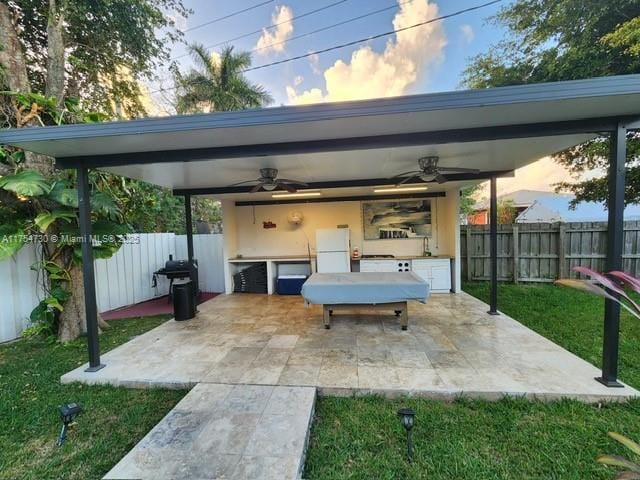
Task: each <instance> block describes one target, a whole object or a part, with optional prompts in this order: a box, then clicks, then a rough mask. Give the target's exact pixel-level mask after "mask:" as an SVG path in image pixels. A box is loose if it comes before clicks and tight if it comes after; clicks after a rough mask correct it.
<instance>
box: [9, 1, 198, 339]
mask: <svg viewBox="0 0 640 480" xmlns="http://www.w3.org/2000/svg"><path fill="white" fill-rule="evenodd" d="M176 11H177V12H178V13H186V10H185V9H184V7H183V6H182V4H181V2H180V0H94V1H71V0H12V1H6V0H0V72H1V76H0V82H1V83H2V85H0V87H1V89H0V90H1V91H2V93H1V94H0V124H1V127H2V128H37V127H40V126H47V125H60V124H66V123H84V122H93V121H101V120H103V119H105V118H116V117H120V118H122V117H124V118H127V117H130V116H133V115H139V114H141V113H143V111H142V106H141V102H140V90H139V88H138V80H139V79H141V78H143V77H147V78H149V77H151V76H152V70H153V68H154V67H155V66H156V65H158V64H159V63H160V62H163V61H166V59H167V58H168V55H169V42H170V41H172V40H175V39H177V38H179V36H180V32H178V31H177V30H175V28H173V21H172V20H171V19H170V17H169V13H170V12H176ZM93 112H102V113H93ZM0 175H2V177H1V181H0V214H1V217H0V234H1V235H0V258H4V257H7V256H10V255H12V254H14V253H15V252H16V251H17V250H19V249H20V248H21V247H22V246H23V244H24V243H25V242H26V241H34V243H36V244H37V245H38V252H39V253H40V256H41V260H40V261H39V262H38V263H37V264H36V265H34V268H35V269H37V270H39V271H41V272H46V273H47V276H46V277H45V276H44V275H42V276H41V277H40V278H43V279H45V280H44V284H43V286H44V288H45V291H46V292H47V295H46V297H45V298H44V299H43V300H42V302H41V303H40V305H38V307H37V308H36V309H35V310H34V311H33V314H32V319H33V320H36V321H40V322H44V323H45V324H46V325H47V326H48V327H49V328H52V329H57V333H58V337H59V338H60V339H61V340H70V339H73V338H75V337H77V336H78V335H80V334H82V333H83V332H84V331H85V330H86V319H85V313H84V289H83V282H82V271H81V268H80V265H79V244H78V242H77V237H78V222H77V191H76V189H75V183H76V182H75V177H74V172H69V171H59V170H56V169H55V168H54V165H53V161H52V159H51V158H49V157H46V156H43V155H39V154H35V153H33V152H25V151H22V150H20V149H14V148H11V147H7V146H0ZM90 181H91V183H92V186H93V189H92V195H91V207H92V214H93V215H92V222H93V233H94V235H97V236H99V240H98V242H97V243H95V244H94V253H95V255H96V257H98V258H104V257H108V256H110V255H112V254H113V253H114V252H115V251H116V250H117V249H118V248H119V246H120V244H121V242H122V241H123V237H122V235H124V234H126V233H127V232H130V231H131V230H132V227H131V223H133V222H131V221H130V220H131V219H138V218H140V217H142V216H143V213H141V212H143V211H144V208H145V205H143V206H141V207H140V208H138V209H136V208H135V206H134V207H132V205H131V202H129V201H128V197H134V198H137V197H138V195H137V193H138V190H140V191H144V192H148V193H149V196H153V195H152V193H151V190H150V188H151V187H150V186H148V185H146V184H142V183H141V182H135V181H131V180H122V179H119V178H118V177H115V176H113V175H109V174H106V173H103V172H92V174H91V177H90ZM163 195H165V192H164V191H163ZM147 200H148V198H147ZM101 325H102V326H104V325H105V324H104V322H102V323H101Z"/></svg>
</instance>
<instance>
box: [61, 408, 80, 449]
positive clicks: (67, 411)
mask: <svg viewBox="0 0 640 480" xmlns="http://www.w3.org/2000/svg"><path fill="white" fill-rule="evenodd" d="M58 411H59V412H60V420H62V430H60V436H59V437H58V441H57V442H56V445H58V446H61V445H62V444H63V443H64V441H65V440H66V439H67V430H68V429H69V425H71V423H72V422H73V421H74V420H75V418H76V417H77V416H78V415H80V413H82V406H81V405H80V404H78V403H65V404H64V405H60V406H59V407H58Z"/></svg>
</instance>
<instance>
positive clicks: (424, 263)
mask: <svg viewBox="0 0 640 480" xmlns="http://www.w3.org/2000/svg"><path fill="white" fill-rule="evenodd" d="M360 271H361V272H414V273H415V274H416V275H418V276H419V277H420V278H422V279H424V280H426V281H427V282H429V288H430V289H431V292H432V293H449V291H450V290H451V260H449V259H448V258H415V259H413V260H408V259H404V260H401V259H399V258H396V259H384V260H382V259H363V260H360Z"/></svg>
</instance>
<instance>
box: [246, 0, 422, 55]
mask: <svg viewBox="0 0 640 480" xmlns="http://www.w3.org/2000/svg"><path fill="white" fill-rule="evenodd" d="M413 1H415V0H407V1H405V2H400V3H394V4H393V5H389V6H388V7H384V8H380V9H378V10H374V11H373V12H369V13H365V14H363V15H358V16H357V17H351V18H348V19H347V20H343V21H342V22H338V23H334V24H332V25H327V26H326V27H322V28H318V29H316V30H312V31H311V32H306V33H301V34H300V35H296V36H294V37H290V38H287V39H286V40H282V41H280V42H276V43H270V44H269V45H265V46H264V47H260V48H254V49H253V50H251V52H259V51H261V50H265V49H267V48H270V47H275V46H277V45H282V44H283V43H288V42H291V41H292V40H298V39H300V38H304V37H309V36H311V35H314V34H316V33H320V32H324V31H325V30H330V29H332V28H335V27H340V26H342V25H346V24H347V23H351V22H355V21H356V20H361V19H363V18H367V17H370V16H372V15H377V14H378V13H382V12H386V11H387V10H392V9H394V8H397V7H400V6H402V5H404V4H406V3H411V2H413Z"/></svg>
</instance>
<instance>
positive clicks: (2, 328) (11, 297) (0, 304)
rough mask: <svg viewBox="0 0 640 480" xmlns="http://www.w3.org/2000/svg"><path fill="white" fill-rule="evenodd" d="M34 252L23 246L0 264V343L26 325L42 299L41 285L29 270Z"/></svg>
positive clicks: (35, 275) (12, 337) (20, 331)
mask: <svg viewBox="0 0 640 480" xmlns="http://www.w3.org/2000/svg"><path fill="white" fill-rule="evenodd" d="M35 262H36V249H35V247H34V246H33V245H27V246H26V247H24V248H22V249H21V250H20V251H19V252H18V253H17V254H16V255H14V256H13V257H11V258H9V259H8V260H5V261H3V262H0V342H6V341H8V340H13V339H14V338H17V337H19V336H20V334H21V333H22V331H23V330H24V329H25V328H27V327H28V326H29V323H30V321H29V314H30V313H31V310H33V308H34V307H35V306H36V305H37V304H38V302H39V301H40V298H42V283H41V282H40V284H38V274H37V273H36V272H34V271H33V270H31V268H30V267H31V265H33V264H34V263H35Z"/></svg>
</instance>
